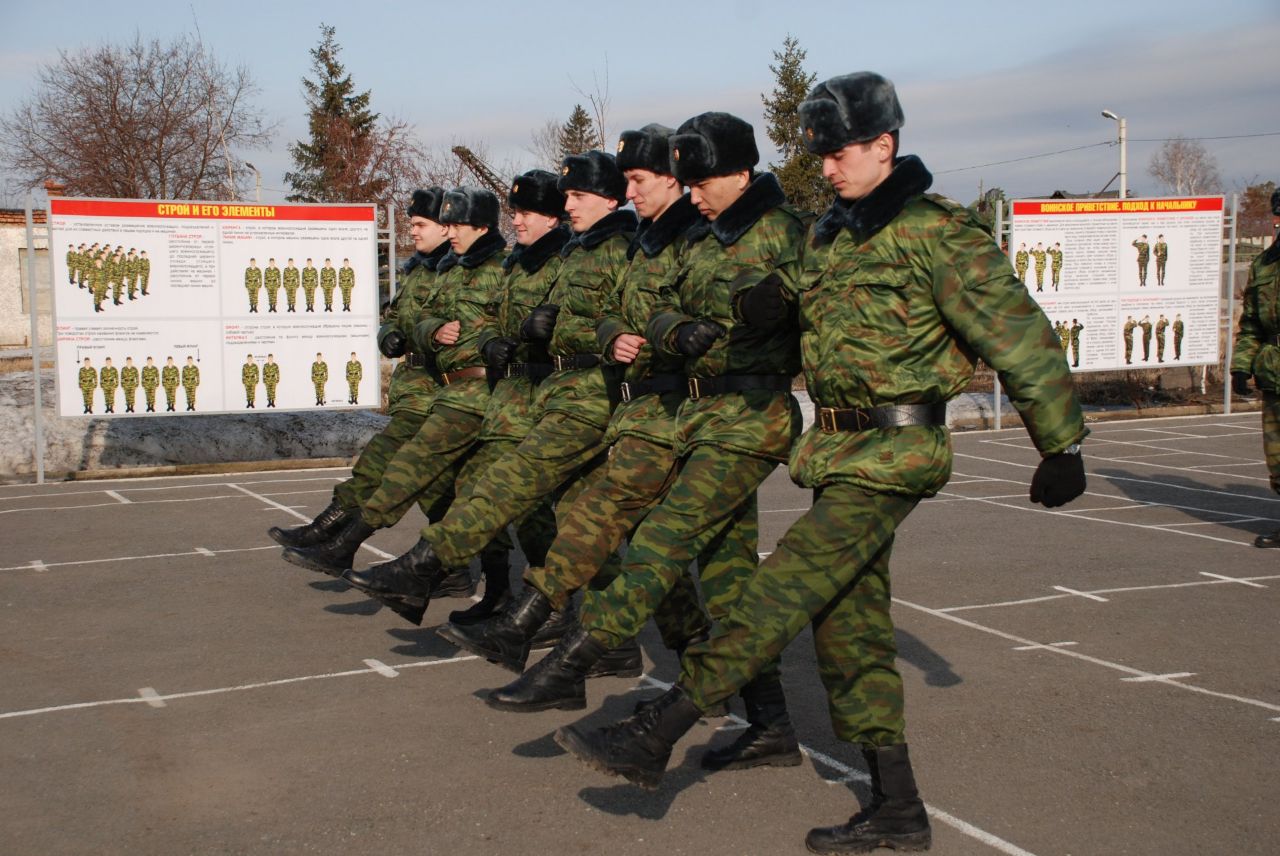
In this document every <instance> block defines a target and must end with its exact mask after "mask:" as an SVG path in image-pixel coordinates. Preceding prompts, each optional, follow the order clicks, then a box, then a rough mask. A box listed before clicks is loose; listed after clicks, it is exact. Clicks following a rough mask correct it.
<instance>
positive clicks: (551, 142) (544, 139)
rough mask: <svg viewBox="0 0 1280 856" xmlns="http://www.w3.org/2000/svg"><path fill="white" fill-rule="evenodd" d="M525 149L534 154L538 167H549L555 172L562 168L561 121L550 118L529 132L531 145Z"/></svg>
mask: <svg viewBox="0 0 1280 856" xmlns="http://www.w3.org/2000/svg"><path fill="white" fill-rule="evenodd" d="M525 151H527V152H528V153H529V154H531V155H533V159H534V165H533V167H534V168H536V169H548V170H551V171H552V172H555V171H556V170H558V169H559V168H560V123H559V122H557V121H556V120H555V119H548V120H547V121H545V122H543V123H542V124H541V125H539V126H538V127H537V128H534V129H533V131H532V132H530V134H529V145H528V146H526V147H525Z"/></svg>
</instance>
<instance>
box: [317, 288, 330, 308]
mask: <svg viewBox="0 0 1280 856" xmlns="http://www.w3.org/2000/svg"><path fill="white" fill-rule="evenodd" d="M320 290H321V292H323V293H324V311H325V312H332V311H333V289H332V288H321V289H320Z"/></svg>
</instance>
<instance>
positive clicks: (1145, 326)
mask: <svg viewBox="0 0 1280 856" xmlns="http://www.w3.org/2000/svg"><path fill="white" fill-rule="evenodd" d="M1138 326H1139V327H1141V328H1142V361H1143V362H1144V363H1146V362H1150V361H1151V316H1150V315H1143V316H1142V320H1141V321H1139V322H1138Z"/></svg>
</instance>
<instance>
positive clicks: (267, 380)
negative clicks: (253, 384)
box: [262, 354, 280, 407]
mask: <svg viewBox="0 0 1280 856" xmlns="http://www.w3.org/2000/svg"><path fill="white" fill-rule="evenodd" d="M279 383H280V364H279V363H277V362H276V358H275V354H267V361H266V362H265V363H263V364H262V385H263V386H264V387H266V388H267V407H275V406H276V386H277V385H279Z"/></svg>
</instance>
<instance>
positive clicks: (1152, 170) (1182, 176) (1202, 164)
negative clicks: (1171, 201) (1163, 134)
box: [1147, 137, 1222, 196]
mask: <svg viewBox="0 0 1280 856" xmlns="http://www.w3.org/2000/svg"><path fill="white" fill-rule="evenodd" d="M1147 172H1148V173H1149V174H1150V175H1151V177H1152V178H1154V179H1155V180H1156V181H1158V182H1160V183H1161V184H1162V185H1163V186H1164V188H1165V189H1166V190H1168V191H1170V192H1171V193H1174V194H1177V195H1179V196H1195V195H1198V194H1202V193H1218V192H1220V191H1221V190H1222V179H1221V178H1220V177H1219V176H1218V164H1217V162H1216V161H1214V159H1213V156H1212V155H1210V154H1209V152H1208V150H1206V149H1205V147H1204V146H1202V145H1201V144H1200V143H1198V142H1196V141H1195V140H1188V139H1186V138H1184V137H1174V138H1173V139H1171V140H1165V141H1164V145H1162V146H1161V147H1160V150H1159V151H1157V152H1156V153H1155V154H1154V155H1152V156H1151V163H1150V164H1148V165H1147Z"/></svg>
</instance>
